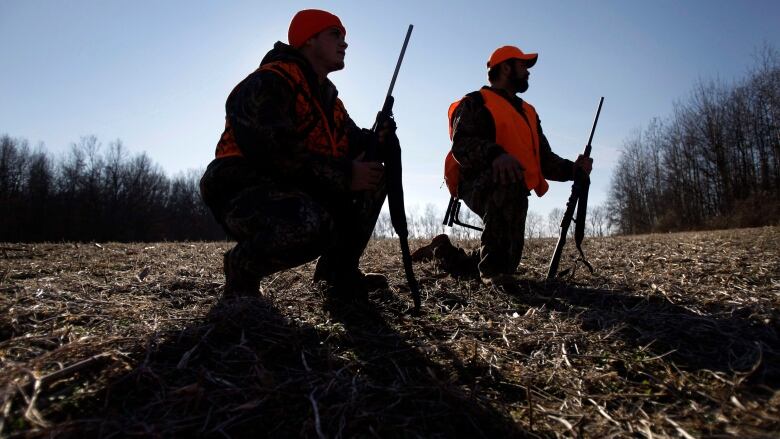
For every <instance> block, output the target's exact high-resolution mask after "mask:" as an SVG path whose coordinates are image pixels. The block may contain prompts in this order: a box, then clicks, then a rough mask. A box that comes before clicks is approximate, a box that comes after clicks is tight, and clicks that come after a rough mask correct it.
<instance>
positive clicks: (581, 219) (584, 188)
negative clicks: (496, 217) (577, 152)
mask: <svg viewBox="0 0 780 439" xmlns="http://www.w3.org/2000/svg"><path fill="white" fill-rule="evenodd" d="M603 103H604V97H603V96H602V98H601V100H600V101H599V109H598V110H597V111H596V119H595V120H594V121H593V128H591V130H590V137H589V138H588V144H587V145H586V146H585V152H584V153H583V154H582V155H583V156H585V157H590V150H591V145H590V143H591V142H592V141H593V133H594V132H596V124H597V123H598V122H599V114H601V105H602V104H603ZM589 189H590V177H589V176H588V175H587V174H585V172H583V171H582V169H580V168H577V169H575V170H574V183H573V184H572V185H571V195H569V201H567V202H566V212H565V213H564V214H563V219H562V220H561V235H560V236H559V237H558V244H557V245H556V246H555V252H553V256H552V259H550V267H549V268H548V269H547V280H548V281H549V280H553V279H554V278H555V275H556V273H557V272H558V263H559V262H560V261H561V253H562V252H563V246H564V245H565V244H566V234H567V233H568V232H569V226H570V225H571V220H572V217H573V216H574V207H575V206H577V219H575V220H574V222H575V223H576V225H575V227H574V243H575V244H577V250H579V251H580V256H581V258H582V262H584V263H585V265H586V266H587V267H588V269H589V270H590V272H591V273H593V267H592V266H591V265H590V263H588V261H587V260H586V259H585V254H584V253H583V252H582V239H583V238H584V237H585V216H586V215H587V210H588V190H589ZM578 202H579V205H578ZM566 271H568V270H566ZM563 273H564V272H562V273H561V274H563Z"/></svg>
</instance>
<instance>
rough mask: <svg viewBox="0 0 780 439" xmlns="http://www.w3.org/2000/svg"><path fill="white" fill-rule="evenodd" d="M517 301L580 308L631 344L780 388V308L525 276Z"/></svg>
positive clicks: (581, 315)
mask: <svg viewBox="0 0 780 439" xmlns="http://www.w3.org/2000/svg"><path fill="white" fill-rule="evenodd" d="M520 287H521V288H520V289H521V290H522V291H523V293H521V294H516V295H512V296H511V298H512V300H513V301H515V302H517V303H519V304H520V303H524V304H530V305H544V306H546V307H547V308H548V309H552V310H555V311H558V312H561V313H569V314H576V315H577V316H578V319H580V320H581V321H582V328H583V329H584V330H586V331H603V330H612V329H615V330H616V331H615V334H616V335H617V336H619V337H620V338H621V339H622V340H623V341H625V342H626V343H627V344H628V345H630V346H634V347H637V348H640V347H641V348H643V349H646V350H648V351H649V352H652V354H653V355H656V356H660V355H663V358H664V361H670V362H673V363H674V365H675V366H676V367H679V368H683V369H686V370H689V371H693V370H711V371H715V372H724V373H734V372H736V373H739V374H741V375H742V376H743V377H744V378H743V379H745V380H749V381H750V382H751V383H753V384H761V385H765V386H768V387H770V388H772V389H780V338H778V321H780V318H779V317H780V314H779V313H778V311H777V310H769V311H768V314H769V315H770V316H769V318H768V319H766V320H761V319H758V318H755V317H753V316H752V313H751V311H750V310H749V309H746V308H741V309H731V308H726V307H725V306H723V305H719V304H708V305H707V306H706V312H705V311H701V312H699V311H695V310H693V309H692V308H688V307H686V306H685V305H683V304H675V303H672V302H670V301H669V299H667V298H666V297H664V296H662V295H659V294H649V295H646V294H642V293H639V292H636V291H632V290H606V289H595V288H586V287H579V286H570V285H565V284H561V283H551V284H546V283H542V282H533V281H526V282H523V283H522V284H521V285H520Z"/></svg>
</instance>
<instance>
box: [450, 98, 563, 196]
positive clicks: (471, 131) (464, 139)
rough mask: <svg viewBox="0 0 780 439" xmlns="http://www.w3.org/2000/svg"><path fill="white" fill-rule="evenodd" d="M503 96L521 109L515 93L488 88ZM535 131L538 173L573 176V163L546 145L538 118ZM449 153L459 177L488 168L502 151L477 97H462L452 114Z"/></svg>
mask: <svg viewBox="0 0 780 439" xmlns="http://www.w3.org/2000/svg"><path fill="white" fill-rule="evenodd" d="M491 90H492V91H495V92H497V93H498V94H500V95H501V96H503V97H504V98H506V99H507V100H508V101H509V102H510V103H511V104H512V106H513V107H514V108H515V109H516V110H517V111H518V112H519V113H521V114H522V113H523V101H522V99H520V98H519V97H517V96H515V95H512V96H510V95H509V94H508V93H506V92H504V91H502V90H499V89H495V88H491ZM537 130H538V132H539V153H540V158H541V165H542V175H544V178H545V179H548V180H554V181H568V180H572V179H573V178H574V171H573V167H574V163H573V162H572V161H571V160H567V159H564V158H561V157H559V156H558V155H556V154H555V153H554V152H552V149H551V148H550V143H549V142H548V141H547V137H545V135H544V132H542V123H541V119H540V120H539V124H538V126H537ZM452 136H453V137H452V155H453V156H454V157H455V159H456V160H457V161H458V163H460V165H461V174H460V175H461V179H469V178H473V177H475V176H477V175H478V174H480V173H482V172H484V171H485V170H486V169H490V168H491V165H492V163H493V160H494V159H495V158H496V157H498V156H499V155H501V154H503V153H504V152H505V151H504V149H503V148H502V147H501V146H500V145H499V144H497V143H496V128H495V124H494V122H493V116H492V115H491V114H490V111H489V110H488V109H487V107H485V105H484V103H483V102H481V100H479V99H474V98H472V97H470V96H466V97H464V98H463V99H462V100H461V101H460V104H459V105H458V107H457V108H456V109H455V112H454V114H453V117H452Z"/></svg>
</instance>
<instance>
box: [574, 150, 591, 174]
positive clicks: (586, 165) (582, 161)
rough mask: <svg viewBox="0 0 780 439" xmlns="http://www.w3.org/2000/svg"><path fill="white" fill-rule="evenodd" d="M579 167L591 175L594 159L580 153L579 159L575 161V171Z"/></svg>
mask: <svg viewBox="0 0 780 439" xmlns="http://www.w3.org/2000/svg"><path fill="white" fill-rule="evenodd" d="M577 168H579V169H582V171H583V172H585V175H590V171H591V170H593V159H592V158H590V157H585V156H584V155H582V154H580V155H579V156H577V160H575V161H574V171H575V172H576V171H577Z"/></svg>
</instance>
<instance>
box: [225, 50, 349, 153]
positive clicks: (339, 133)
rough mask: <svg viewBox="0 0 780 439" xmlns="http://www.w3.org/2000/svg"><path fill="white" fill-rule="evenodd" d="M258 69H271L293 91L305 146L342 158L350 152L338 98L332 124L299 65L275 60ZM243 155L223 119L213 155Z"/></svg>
mask: <svg viewBox="0 0 780 439" xmlns="http://www.w3.org/2000/svg"><path fill="white" fill-rule="evenodd" d="M258 70H263V71H270V72H274V73H276V74H277V75H279V76H281V77H282V78H284V79H285V80H286V81H287V82H288V83H289V84H290V87H291V88H292V89H293V91H294V92H295V94H296V99H295V116H296V117H295V121H296V125H295V130H296V131H297V132H298V134H300V135H301V137H303V143H304V145H305V146H306V148H307V149H308V150H309V151H311V152H313V153H316V154H321V155H327V156H332V157H343V156H345V155H347V152H348V151H349V143H348V139H347V133H346V131H345V128H346V122H347V120H348V116H347V110H346V109H345V108H344V104H343V103H342V102H341V99H339V98H336V103H335V105H334V106H333V125H332V126H331V123H330V122H329V121H328V117H327V116H326V115H325V111H324V110H323V109H322V106H321V105H320V104H319V102H317V100H316V99H315V98H314V97H313V96H312V93H311V89H310V88H309V83H308V81H307V80H306V77H305V76H304V74H303V72H302V71H301V68H300V67H299V66H298V65H297V64H296V63H294V62H288V61H276V62H272V63H268V64H264V65H262V66H260V68H259V69H258ZM230 156H243V154H241V150H240V149H239V148H238V144H237V143H236V138H235V135H234V134H233V127H232V126H230V121H228V120H227V118H226V119H225V131H223V132H222V136H221V137H220V139H219V142H218V143H217V151H216V157H217V158H220V157H230Z"/></svg>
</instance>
